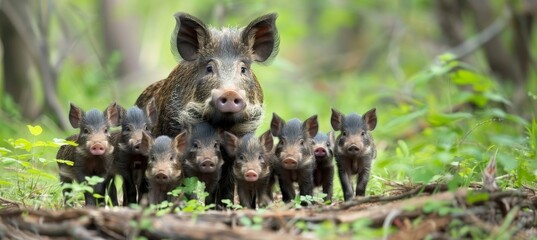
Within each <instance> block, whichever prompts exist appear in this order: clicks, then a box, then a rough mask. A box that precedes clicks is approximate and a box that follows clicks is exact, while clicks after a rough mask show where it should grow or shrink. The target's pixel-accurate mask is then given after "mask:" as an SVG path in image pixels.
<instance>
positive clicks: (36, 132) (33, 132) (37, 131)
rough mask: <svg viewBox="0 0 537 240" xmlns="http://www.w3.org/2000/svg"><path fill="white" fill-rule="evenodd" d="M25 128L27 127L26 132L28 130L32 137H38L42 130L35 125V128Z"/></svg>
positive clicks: (29, 126) (30, 126)
mask: <svg viewBox="0 0 537 240" xmlns="http://www.w3.org/2000/svg"><path fill="white" fill-rule="evenodd" d="M26 126H27V127H28V130H30V133H31V134H32V135H34V136H39V135H40V134H41V133H42V132H43V128H41V126H39V125H36V126H32V125H26Z"/></svg>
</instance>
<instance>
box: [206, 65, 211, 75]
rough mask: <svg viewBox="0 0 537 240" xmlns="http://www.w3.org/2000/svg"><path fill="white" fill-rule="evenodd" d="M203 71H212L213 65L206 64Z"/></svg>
mask: <svg viewBox="0 0 537 240" xmlns="http://www.w3.org/2000/svg"><path fill="white" fill-rule="evenodd" d="M205 71H206V72H207V74H209V73H213V65H211V64H208V65H207V67H205Z"/></svg>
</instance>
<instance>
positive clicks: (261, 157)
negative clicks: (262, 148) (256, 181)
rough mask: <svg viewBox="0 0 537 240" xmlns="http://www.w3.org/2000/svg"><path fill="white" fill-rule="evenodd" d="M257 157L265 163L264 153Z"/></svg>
mask: <svg viewBox="0 0 537 240" xmlns="http://www.w3.org/2000/svg"><path fill="white" fill-rule="evenodd" d="M257 159H259V162H261V163H265V158H263V155H259V157H257Z"/></svg>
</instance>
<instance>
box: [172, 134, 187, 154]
mask: <svg viewBox="0 0 537 240" xmlns="http://www.w3.org/2000/svg"><path fill="white" fill-rule="evenodd" d="M186 145H187V133H186V131H182V132H181V133H179V134H177V136H175V138H174V139H173V146H175V150H177V152H178V153H180V154H183V153H184V152H185V151H186Z"/></svg>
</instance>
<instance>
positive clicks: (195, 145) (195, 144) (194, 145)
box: [192, 143, 200, 149]
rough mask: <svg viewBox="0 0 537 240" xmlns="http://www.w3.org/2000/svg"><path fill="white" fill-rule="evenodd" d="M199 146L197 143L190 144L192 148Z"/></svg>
mask: <svg viewBox="0 0 537 240" xmlns="http://www.w3.org/2000/svg"><path fill="white" fill-rule="evenodd" d="M199 147H200V146H199V145H198V143H193V144H192V148H193V149H198V148H199Z"/></svg>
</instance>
